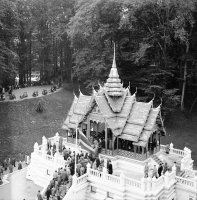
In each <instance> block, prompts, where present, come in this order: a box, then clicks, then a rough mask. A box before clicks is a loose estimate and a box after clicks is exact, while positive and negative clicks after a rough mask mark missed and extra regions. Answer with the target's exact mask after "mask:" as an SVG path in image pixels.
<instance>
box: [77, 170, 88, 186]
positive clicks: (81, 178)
mask: <svg viewBox="0 0 197 200" xmlns="http://www.w3.org/2000/svg"><path fill="white" fill-rule="evenodd" d="M87 178H88V174H87V173H86V174H84V175H82V176H80V177H79V178H77V185H78V184H81V183H85V182H87Z"/></svg>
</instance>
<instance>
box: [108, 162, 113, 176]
mask: <svg viewBox="0 0 197 200" xmlns="http://www.w3.org/2000/svg"><path fill="white" fill-rule="evenodd" d="M108 172H109V174H113V166H112V163H111V160H110V161H109V166H108Z"/></svg>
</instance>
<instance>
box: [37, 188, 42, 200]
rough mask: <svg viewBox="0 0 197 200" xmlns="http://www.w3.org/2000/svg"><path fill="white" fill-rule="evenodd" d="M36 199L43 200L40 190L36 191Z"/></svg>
mask: <svg viewBox="0 0 197 200" xmlns="http://www.w3.org/2000/svg"><path fill="white" fill-rule="evenodd" d="M37 197H38V200H43V198H42V195H41V194H40V190H38V193H37Z"/></svg>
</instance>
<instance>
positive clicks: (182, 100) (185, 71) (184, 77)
mask: <svg viewBox="0 0 197 200" xmlns="http://www.w3.org/2000/svg"><path fill="white" fill-rule="evenodd" d="M188 51H189V44H187V47H186V59H185V65H184V74H183V87H182V95H181V111H184V110H185V106H184V98H185V89H186V82H187V54H188Z"/></svg>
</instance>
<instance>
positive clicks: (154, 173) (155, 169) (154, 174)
mask: <svg viewBox="0 0 197 200" xmlns="http://www.w3.org/2000/svg"><path fill="white" fill-rule="evenodd" d="M153 177H155V178H157V177H158V175H157V167H156V165H154V168H153V176H152V178H153Z"/></svg>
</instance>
